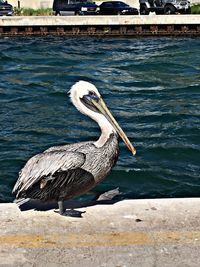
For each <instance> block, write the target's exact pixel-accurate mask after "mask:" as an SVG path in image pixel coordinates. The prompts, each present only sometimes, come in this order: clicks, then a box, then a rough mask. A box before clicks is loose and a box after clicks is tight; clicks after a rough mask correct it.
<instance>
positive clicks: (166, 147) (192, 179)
mask: <svg viewBox="0 0 200 267" xmlns="http://www.w3.org/2000/svg"><path fill="white" fill-rule="evenodd" d="M199 47H200V39H189V38H187V39H181V38H179V39H175V38H161V39H159V38H141V39H128V38H114V39H113V38H104V39H101V38H100V39H99V38H60V37H59V38H58V37H56V38H54V37H44V38H43V37H42V38H39V37H37V38H4V39H0V201H1V202H8V201H12V200H13V196H12V193H11V190H12V187H13V185H14V183H15V181H16V179H17V175H18V172H19V170H20V169H21V168H22V167H23V165H24V164H25V162H26V161H27V160H28V158H30V157H31V156H32V155H34V154H36V153H39V152H41V151H43V150H44V149H46V148H48V147H50V146H52V145H56V144H65V143H71V142H79V141H85V140H95V139H97V138H98V135H99V129H98V126H97V125H96V124H95V123H94V122H93V121H91V120H90V119H89V118H87V117H85V116H83V115H82V114H80V113H79V112H78V111H77V110H76V109H75V108H74V107H73V106H72V104H71V103H70V101H69V98H68V96H67V91H68V90H69V89H70V87H71V86H72V85H73V84H74V82H76V81H78V80H80V79H84V80H88V81H90V82H92V83H94V84H95V85H96V86H97V87H98V89H99V91H100V92H101V93H102V95H103V97H104V99H105V101H106V102H107V104H108V106H109V108H110V109H111V110H112V113H113V114H114V115H115V117H116V119H117V120H118V122H119V123H120V124H121V126H122V128H123V129H124V131H125V132H126V133H127V135H128V136H129V137H130V139H131V141H132V142H133V143H134V145H135V147H136V149H137V155H136V157H133V156H132V155H131V154H130V152H129V151H128V150H127V149H126V147H125V146H124V144H123V143H122V142H121V143H120V148H121V151H120V157H119V160H118V162H117V165H116V166H115V168H114V169H113V172H112V174H111V175H110V176H109V177H107V179H106V180H105V181H104V182H103V183H102V184H100V185H99V186H98V188H97V189H98V190H107V189H112V188H116V187H119V188H120V191H121V192H122V195H121V198H152V197H153V198H158V197H186V196H187V197H197V196H200V53H199Z"/></svg>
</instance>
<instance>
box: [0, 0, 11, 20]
mask: <svg viewBox="0 0 200 267" xmlns="http://www.w3.org/2000/svg"><path fill="white" fill-rule="evenodd" d="M12 15H13V7H12V5H10V4H8V2H7V1H4V0H0V16H12Z"/></svg>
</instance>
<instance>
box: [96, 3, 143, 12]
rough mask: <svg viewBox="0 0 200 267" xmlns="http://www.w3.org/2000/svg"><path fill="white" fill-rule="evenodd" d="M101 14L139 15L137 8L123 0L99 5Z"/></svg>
mask: <svg viewBox="0 0 200 267" xmlns="http://www.w3.org/2000/svg"><path fill="white" fill-rule="evenodd" d="M99 14H100V15H138V10H137V8H134V7H130V6H129V5H127V4H125V3H124V2H121V1H108V2H103V3H102V4H101V5H100V6H99Z"/></svg>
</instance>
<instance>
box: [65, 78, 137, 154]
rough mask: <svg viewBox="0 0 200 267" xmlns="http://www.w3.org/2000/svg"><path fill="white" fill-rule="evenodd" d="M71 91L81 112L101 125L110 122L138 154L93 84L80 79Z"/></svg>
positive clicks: (73, 101) (114, 129)
mask: <svg viewBox="0 0 200 267" xmlns="http://www.w3.org/2000/svg"><path fill="white" fill-rule="evenodd" d="M69 93H70V98H71V101H72V103H73V104H74V105H75V107H76V108H77V109H78V110H79V111H80V112H82V113H83V114H85V115H88V116H90V117H91V118H92V119H94V120H95V121H97V122H98V123H99V125H100V126H101V125H102V124H104V123H107V125H108V124H109V127H111V128H112V129H113V132H117V133H118V134H119V136H120V137H121V138H122V140H123V141H124V143H125V144H126V145H127V147H128V149H129V150H130V151H131V152H132V153H133V155H135V154H136V150H135V148H134V147H133V145H132V144H131V142H130V141H129V139H128V137H127V136H126V134H125V133H124V131H123V130H122V129H121V127H120V126H119V124H118V123H117V121H116V120H115V118H114V117H113V116H112V114H111V113H110V111H109V110H108V108H107V106H106V104H105V102H104V101H103V99H102V97H101V95H100V93H99V92H98V90H97V88H96V87H95V86H94V85H93V84H91V83H89V82H86V81H79V82H77V83H75V84H74V85H73V86H72V88H71V89H70V91H69Z"/></svg>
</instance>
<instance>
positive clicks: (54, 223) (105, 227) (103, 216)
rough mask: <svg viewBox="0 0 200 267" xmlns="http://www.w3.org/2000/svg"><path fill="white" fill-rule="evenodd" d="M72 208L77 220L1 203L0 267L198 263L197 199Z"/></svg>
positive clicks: (199, 224)
mask: <svg viewBox="0 0 200 267" xmlns="http://www.w3.org/2000/svg"><path fill="white" fill-rule="evenodd" d="M82 206H83V205H82ZM77 210H79V211H83V212H85V213H83V214H82V218H74V217H64V216H60V215H59V214H57V213H55V212H54V210H53V209H50V210H47V211H35V210H28V211H23V212H21V211H20V210H19V209H18V207H17V206H16V205H15V204H0V225H1V226H0V266H15V267H18V266H25V267H26V266H27V267H29V266H39V267H40V266H50V267H51V266H61V267H62V266H70V267H71V266H72V267H79V266H81V267H82V266H88V267H90V266H101V267H128V266H131V267H132V266H133V267H135V266H137V267H140V266H141V267H151V266H152V267H153V266H155V267H157V266H158V267H168V266H169V267H174V266H177V267H186V266H187V267H194V266H196V267H199V266H200V198H196V199H195V198H190V199H189V198H187V199H152V200H150V199H148V200H124V201H120V202H116V203H114V204H98V203H96V204H95V205H90V206H89V205H87V206H85V207H82V208H78V209H77Z"/></svg>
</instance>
